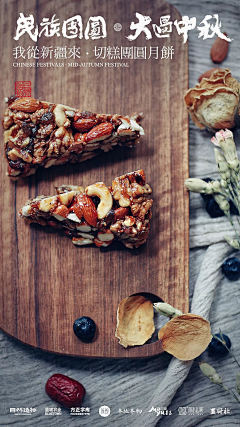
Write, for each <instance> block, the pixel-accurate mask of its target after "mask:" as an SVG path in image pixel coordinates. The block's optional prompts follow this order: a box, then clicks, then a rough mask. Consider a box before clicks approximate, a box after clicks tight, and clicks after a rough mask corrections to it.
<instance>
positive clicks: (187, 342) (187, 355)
mask: <svg viewBox="0 0 240 427" xmlns="http://www.w3.org/2000/svg"><path fill="white" fill-rule="evenodd" d="M158 338H159V339H160V340H161V341H162V347H163V349H164V350H165V351H167V353H170V354H172V355H173V356H175V357H176V358H177V359H180V360H192V359H195V358H196V357H198V356H199V355H200V354H201V353H202V352H203V351H204V350H206V348H207V346H208V344H209V343H210V342H211V340H212V334H211V328H210V323H209V322H208V321H207V320H205V319H204V318H203V317H201V316H198V315H197V314H192V313H188V314H182V315H181V316H177V317H174V318H173V319H171V320H170V321H169V322H168V323H166V325H165V326H163V328H162V329H160V331H159V333H158Z"/></svg>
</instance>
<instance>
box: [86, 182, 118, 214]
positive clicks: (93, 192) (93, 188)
mask: <svg viewBox="0 0 240 427" xmlns="http://www.w3.org/2000/svg"><path fill="white" fill-rule="evenodd" d="M85 191H86V194H87V195H88V196H97V197H99V198H100V203H99V205H98V207H97V215H98V218H99V219H103V218H105V216H106V215H107V214H108V212H109V211H110V209H112V204H113V199H112V195H111V193H110V191H109V190H108V188H107V187H106V185H105V184H104V183H103V182H97V183H96V184H93V185H89V187H87V188H86V190H85Z"/></svg>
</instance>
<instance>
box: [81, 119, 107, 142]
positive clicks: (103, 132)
mask: <svg viewBox="0 0 240 427" xmlns="http://www.w3.org/2000/svg"><path fill="white" fill-rule="evenodd" d="M112 130H113V125H112V123H108V122H106V123H101V124H100V125H98V126H95V127H94V128H93V129H92V130H90V132H88V133H87V135H86V138H85V142H90V141H91V142H95V141H101V140H102V139H105V138H108V137H109V136H110V135H111V133H112Z"/></svg>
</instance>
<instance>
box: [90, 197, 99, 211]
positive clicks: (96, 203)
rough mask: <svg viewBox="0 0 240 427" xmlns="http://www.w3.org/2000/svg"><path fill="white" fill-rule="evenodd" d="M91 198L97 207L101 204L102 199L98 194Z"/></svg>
mask: <svg viewBox="0 0 240 427" xmlns="http://www.w3.org/2000/svg"><path fill="white" fill-rule="evenodd" d="M91 199H92V201H93V203H94V205H95V206H96V208H97V207H98V205H99V203H100V199H99V197H98V196H93V197H91Z"/></svg>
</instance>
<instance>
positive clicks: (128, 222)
mask: <svg viewBox="0 0 240 427" xmlns="http://www.w3.org/2000/svg"><path fill="white" fill-rule="evenodd" d="M56 190H57V195H55V196H51V197H46V196H38V197H37V198H36V199H30V200H28V201H27V202H26V203H25V205H24V206H23V207H22V209H21V210H20V212H19V215H20V216H21V217H23V218H25V219H26V221H27V222H29V223H32V222H35V223H38V224H41V225H50V226H51V227H54V228H56V229H59V230H60V229H62V230H63V232H64V233H65V234H66V235H68V236H70V237H71V238H72V242H73V243H74V244H75V245H80V246H82V245H90V244H92V243H95V245H96V246H98V247H101V246H103V247H106V246H109V245H110V244H111V243H112V242H113V240H114V239H115V240H120V241H121V242H122V243H123V244H124V245H125V246H126V247H127V248H130V249H133V248H134V247H135V248H138V247H139V246H141V245H142V244H143V243H145V242H146V240H147V237H148V233H149V228H150V222H149V220H150V218H151V210H150V209H151V206H152V204H153V200H151V199H148V195H149V194H151V192H152V190H151V188H150V186H149V185H148V184H146V179H145V174H144V172H143V170H139V171H136V172H131V173H128V174H126V175H122V176H120V177H118V178H115V179H114V181H113V182H112V186H111V187H106V185H105V184H104V183H103V182H97V183H96V184H93V185H90V186H88V187H86V188H85V189H84V188H83V187H78V186H73V185H62V186H61V187H57V188H56Z"/></svg>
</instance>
